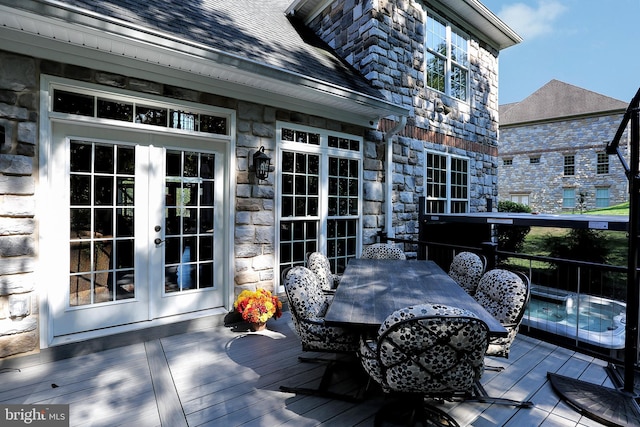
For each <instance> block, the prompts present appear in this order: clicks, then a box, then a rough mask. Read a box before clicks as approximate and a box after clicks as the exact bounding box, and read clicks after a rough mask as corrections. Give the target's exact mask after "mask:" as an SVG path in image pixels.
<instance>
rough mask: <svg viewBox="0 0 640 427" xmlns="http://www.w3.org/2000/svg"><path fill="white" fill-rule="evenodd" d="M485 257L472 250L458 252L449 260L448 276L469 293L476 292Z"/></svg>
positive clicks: (485, 263)
mask: <svg viewBox="0 0 640 427" xmlns="http://www.w3.org/2000/svg"><path fill="white" fill-rule="evenodd" d="M486 266H487V259H486V258H485V257H484V256H480V255H477V254H474V253H473V252H466V251H463V252H460V253H458V254H457V255H456V256H455V257H453V261H451V265H450V266H449V276H450V277H451V278H452V279H453V280H455V281H456V282H457V283H458V284H459V285H460V286H462V289H464V290H465V291H467V293H468V294H469V295H473V294H475V293H476V288H477V287H478V283H479V282H480V279H481V278H482V275H483V274H484V270H485V268H486Z"/></svg>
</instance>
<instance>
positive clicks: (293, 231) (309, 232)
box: [278, 124, 362, 273]
mask: <svg viewBox="0 0 640 427" xmlns="http://www.w3.org/2000/svg"><path fill="white" fill-rule="evenodd" d="M278 131H279V135H280V147H281V150H280V161H279V164H280V172H281V173H280V177H279V179H280V186H279V191H280V194H279V197H278V198H279V201H280V203H279V215H278V218H279V219H278V230H279V235H278V248H279V249H278V256H279V265H280V272H282V271H283V270H284V269H285V268H287V267H292V266H296V265H304V263H305V255H306V254H307V253H308V252H314V251H320V252H323V253H325V254H326V255H327V258H329V262H330V263H331V270H332V271H333V272H336V273H341V272H342V271H344V268H345V267H346V265H347V263H348V262H349V260H350V259H351V258H354V257H355V256H356V250H357V244H358V241H359V240H360V227H361V225H360V224H361V205H362V188H361V187H362V183H361V181H362V178H361V175H362V139H361V138H359V137H356V136H352V135H346V134H338V133H336V132H329V131H325V130H321V129H313V128H307V127H302V126H295V125H291V124H280V125H278Z"/></svg>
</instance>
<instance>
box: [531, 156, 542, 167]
mask: <svg viewBox="0 0 640 427" xmlns="http://www.w3.org/2000/svg"><path fill="white" fill-rule="evenodd" d="M529 163H530V164H532V165H537V164H539V163H540V156H537V157H529Z"/></svg>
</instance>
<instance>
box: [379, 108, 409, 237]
mask: <svg viewBox="0 0 640 427" xmlns="http://www.w3.org/2000/svg"><path fill="white" fill-rule="evenodd" d="M406 124H407V116H400V121H399V122H398V123H397V124H396V125H395V126H394V127H393V128H391V129H390V130H389V131H387V133H386V134H385V136H384V140H385V144H386V148H387V153H386V158H387V162H386V165H385V176H386V184H387V188H386V191H385V200H386V201H387V205H386V206H385V210H386V212H385V224H384V230H386V232H387V237H394V236H395V235H396V233H395V230H394V229H393V203H392V197H393V137H394V136H396V135H397V134H398V132H400V131H401V130H402V129H404V127H405V125H406Z"/></svg>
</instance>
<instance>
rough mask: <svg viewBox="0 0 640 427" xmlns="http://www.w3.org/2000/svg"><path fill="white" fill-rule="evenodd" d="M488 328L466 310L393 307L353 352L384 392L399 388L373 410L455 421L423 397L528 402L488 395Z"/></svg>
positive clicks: (387, 415)
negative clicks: (373, 334) (371, 335)
mask: <svg viewBox="0 0 640 427" xmlns="http://www.w3.org/2000/svg"><path fill="white" fill-rule="evenodd" d="M488 342H489V328H488V327H487V325H486V323H484V322H483V321H482V320H480V319H478V318H477V317H476V315H475V314H473V313H472V312H470V311H467V310H464V309H461V308H457V307H449V306H445V305H438V304H421V305H416V306H413V307H406V308H403V309H400V310H397V311H395V312H394V313H392V314H391V315H390V316H388V317H387V319H386V320H385V321H384V323H383V324H382V325H381V326H380V329H379V331H378V336H377V338H375V339H374V340H366V339H361V342H360V348H359V350H358V355H359V357H360V361H361V363H362V366H363V367H364V369H365V371H367V373H369V375H370V377H371V378H372V379H373V380H374V381H375V382H376V383H377V384H379V385H380V386H381V387H382V390H383V392H385V393H388V394H398V395H399V396H400V398H401V399H399V400H397V401H395V400H394V401H391V402H390V403H389V404H388V405H385V406H383V407H382V408H381V409H380V411H379V412H378V413H377V414H376V420H375V424H376V425H379V424H380V422H381V421H382V420H385V419H387V420H389V421H395V422H397V421H398V420H399V419H405V418H406V421H407V422H408V423H409V424H410V425H413V424H414V423H415V422H422V423H423V425H434V424H430V423H429V420H431V421H433V420H434V418H435V419H436V420H438V422H440V423H441V424H438V425H452V426H457V425H458V424H457V423H456V421H455V420H454V419H453V418H451V417H450V416H449V415H447V414H446V413H444V412H442V411H441V410H439V409H438V408H436V407H434V406H431V405H429V404H427V403H426V402H425V399H427V398H430V399H435V400H436V401H438V400H459V399H460V400H473V401H478V402H485V403H501V404H509V405H515V406H529V405H530V402H517V401H513V400H510V399H500V398H491V397H489V396H487V394H486V392H485V391H484V388H482V386H481V385H480V382H479V380H480V377H481V376H482V373H483V370H484V355H485V351H486V349H487V345H488Z"/></svg>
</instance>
